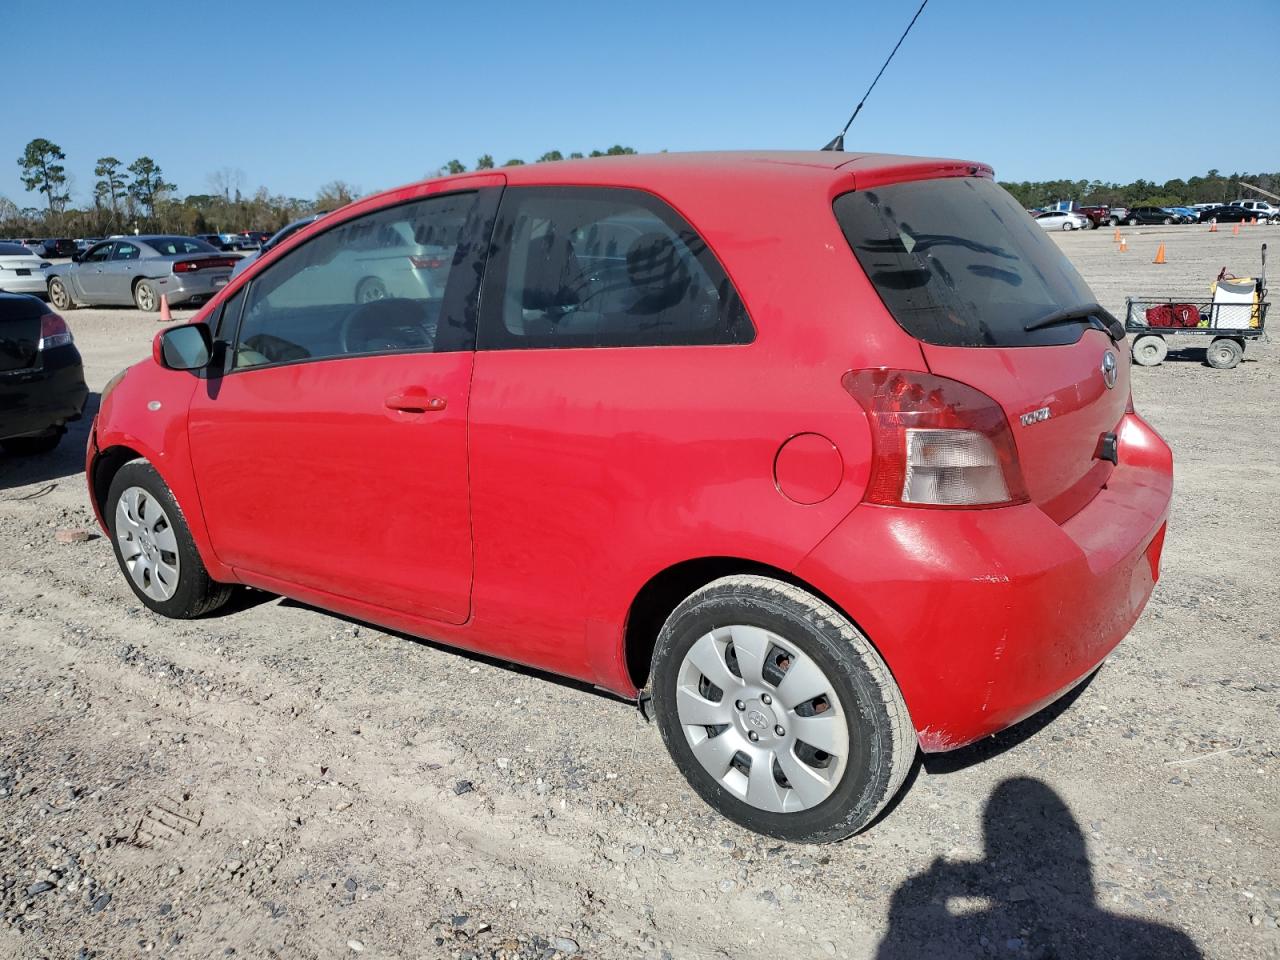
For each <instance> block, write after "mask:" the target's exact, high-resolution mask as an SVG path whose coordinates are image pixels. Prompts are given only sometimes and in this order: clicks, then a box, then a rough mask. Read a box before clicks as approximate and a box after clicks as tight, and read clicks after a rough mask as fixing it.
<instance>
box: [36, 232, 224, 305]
mask: <svg viewBox="0 0 1280 960" xmlns="http://www.w3.org/2000/svg"><path fill="white" fill-rule="evenodd" d="M237 260H239V257H237V256H234V255H230V254H226V253H221V252H219V251H218V250H216V249H214V248H213V247H212V246H210V245H209V244H207V243H205V242H204V241H203V240H197V239H196V238H195V237H179V236H170V235H161V234H156V235H148V236H142V237H117V238H115V239H112V240H106V241H103V242H102V243H99V244H95V245H94V246H92V247H90V248H89V249H88V250H86V251H85V252H84V253H82V254H79V255H77V256H76V257H75V259H74V260H73V261H72V262H71V263H60V264H55V265H53V266H50V267H47V268H46V269H45V278H46V280H47V282H48V285H49V300H50V302H51V303H53V305H54V306H55V307H56V308H57V309H59V310H70V309H71V308H72V307H76V306H99V305H102V306H106V305H111V304H120V305H126V304H133V305H135V306H136V307H137V308H138V309H139V310H148V311H150V310H158V309H160V298H161V297H162V296H165V297H168V300H169V303H170V305H172V306H177V305H178V304H183V303H201V302H203V301H205V300H208V299H209V298H210V297H212V296H213V295H214V294H215V293H217V292H218V291H219V290H221V289H222V288H223V287H225V286H226V285H227V281H228V280H230V279H231V268H232V267H234V266H235V265H236V262H237Z"/></svg>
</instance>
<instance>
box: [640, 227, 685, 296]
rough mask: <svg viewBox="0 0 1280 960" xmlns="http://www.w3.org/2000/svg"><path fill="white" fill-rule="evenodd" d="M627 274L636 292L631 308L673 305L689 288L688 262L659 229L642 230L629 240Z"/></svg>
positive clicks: (672, 241) (673, 242)
mask: <svg viewBox="0 0 1280 960" xmlns="http://www.w3.org/2000/svg"><path fill="white" fill-rule="evenodd" d="M627 277H628V279H630V281H631V286H632V287H634V288H635V290H636V292H637V293H638V294H639V295H640V297H639V300H638V301H637V302H636V304H635V307H634V309H636V310H638V311H640V312H644V313H657V312H659V311H661V310H666V309H667V308H669V307H672V306H674V305H675V304H677V303H679V302H680V300H681V298H682V297H684V295H685V293H686V291H687V290H688V289H689V281H690V277H689V266H688V264H687V263H686V262H685V259H684V257H682V256H681V255H680V251H679V250H678V249H677V248H676V244H675V241H674V240H672V239H671V238H670V237H669V236H667V235H665V234H661V233H646V234H642V235H641V236H639V237H637V238H636V239H635V240H634V241H633V242H632V244H631V246H630V247H629V248H628V249H627Z"/></svg>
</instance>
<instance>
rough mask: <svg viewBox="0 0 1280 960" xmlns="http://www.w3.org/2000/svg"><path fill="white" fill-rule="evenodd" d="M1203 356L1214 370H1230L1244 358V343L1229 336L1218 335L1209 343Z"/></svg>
mask: <svg viewBox="0 0 1280 960" xmlns="http://www.w3.org/2000/svg"><path fill="white" fill-rule="evenodd" d="M1204 358H1205V361H1206V362H1207V363H1208V364H1209V366H1211V367H1213V368H1214V369H1215V370H1231V369H1233V368H1234V367H1238V366H1239V365H1240V361H1241V360H1243V359H1244V344H1242V343H1241V342H1240V341H1239V340H1233V339H1231V338H1230V337H1218V338H1217V339H1216V340H1214V341H1213V343H1211V344H1209V347H1208V349H1207V350H1205V352H1204Z"/></svg>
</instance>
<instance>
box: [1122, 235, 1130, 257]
mask: <svg viewBox="0 0 1280 960" xmlns="http://www.w3.org/2000/svg"><path fill="white" fill-rule="evenodd" d="M1128 249H1129V241H1128V240H1126V239H1125V238H1124V237H1121V238H1120V252H1121V253H1125V252H1126V251H1127V250H1128Z"/></svg>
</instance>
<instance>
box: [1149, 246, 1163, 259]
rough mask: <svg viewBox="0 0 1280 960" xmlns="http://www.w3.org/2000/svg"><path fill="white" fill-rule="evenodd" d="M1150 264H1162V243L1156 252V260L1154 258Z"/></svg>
mask: <svg viewBox="0 0 1280 960" xmlns="http://www.w3.org/2000/svg"><path fill="white" fill-rule="evenodd" d="M1151 262H1152V263H1164V244H1163V243H1162V244H1160V246H1159V248H1158V249H1157V250H1156V258H1155V259H1154V260H1152V261H1151Z"/></svg>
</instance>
